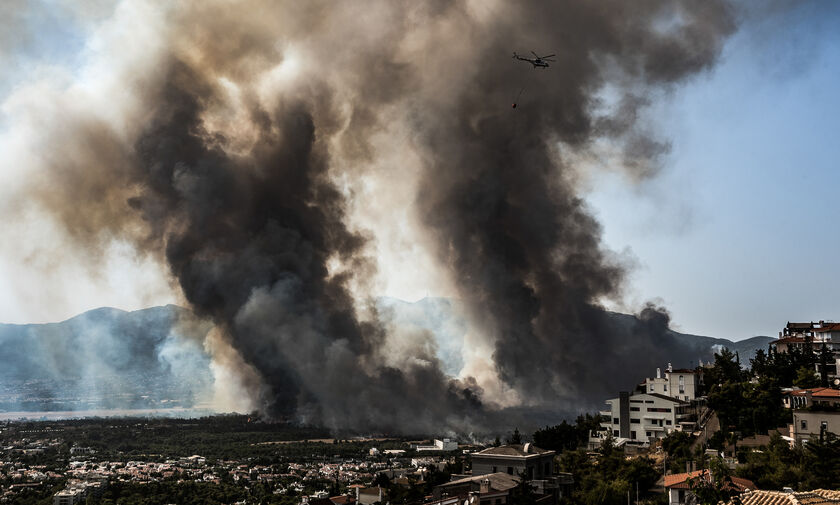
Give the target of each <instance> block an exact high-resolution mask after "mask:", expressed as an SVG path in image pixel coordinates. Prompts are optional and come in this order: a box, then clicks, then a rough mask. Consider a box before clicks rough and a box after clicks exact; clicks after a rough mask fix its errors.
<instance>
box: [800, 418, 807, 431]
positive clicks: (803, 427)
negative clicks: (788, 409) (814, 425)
mask: <svg viewBox="0 0 840 505" xmlns="http://www.w3.org/2000/svg"><path fill="white" fill-rule="evenodd" d="M799 427H800V428H802V429H803V430H807V429H808V421H806V420H804V419H803V420H801V421H799Z"/></svg>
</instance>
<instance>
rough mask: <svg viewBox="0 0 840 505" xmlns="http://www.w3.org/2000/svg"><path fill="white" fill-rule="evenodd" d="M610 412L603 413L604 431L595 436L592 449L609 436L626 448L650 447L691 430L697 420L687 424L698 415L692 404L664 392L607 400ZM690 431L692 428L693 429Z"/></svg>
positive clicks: (592, 440) (591, 443)
mask: <svg viewBox="0 0 840 505" xmlns="http://www.w3.org/2000/svg"><path fill="white" fill-rule="evenodd" d="M606 403H607V405H609V410H603V411H601V412H600V414H601V427H602V428H603V430H602V431H600V432H598V433H597V434H593V436H592V438H590V446H591V447H595V446H598V445H600V443H601V442H602V441H603V440H604V439H605V438H606V437H607V436H609V435H612V437H613V438H614V439H615V441H616V443H618V444H619V445H622V444H624V443H628V442H629V443H630V444H647V443H649V442H651V441H653V440H655V439H658V438H664V437H665V436H667V435H668V434H669V433H671V432H673V431H675V430H682V429H683V424H681V423H684V424H685V426H686V427H687V428H688V427H689V425H690V426H691V427H693V426H694V421H684V420H685V419H689V418H691V417H692V416H693V415H694V409H693V407H692V405H691V404H690V403H688V402H686V401H683V400H678V399H676V398H672V397H670V396H665V395H663V394H660V393H636V394H632V395H631V394H629V393H627V392H621V393H619V397H618V398H613V399H611V400H607V401H606ZM689 429H690V428H689Z"/></svg>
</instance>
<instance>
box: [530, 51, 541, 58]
mask: <svg viewBox="0 0 840 505" xmlns="http://www.w3.org/2000/svg"><path fill="white" fill-rule="evenodd" d="M531 54H533V55H534V58H539V56H537V53H535V52H534V51H531Z"/></svg>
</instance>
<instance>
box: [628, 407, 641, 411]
mask: <svg viewBox="0 0 840 505" xmlns="http://www.w3.org/2000/svg"><path fill="white" fill-rule="evenodd" d="M639 410H640V409H639V407H630V412H638V411H639Z"/></svg>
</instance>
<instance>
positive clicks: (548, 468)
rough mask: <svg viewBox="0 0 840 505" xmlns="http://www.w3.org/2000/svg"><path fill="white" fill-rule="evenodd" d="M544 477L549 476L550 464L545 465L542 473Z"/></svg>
mask: <svg viewBox="0 0 840 505" xmlns="http://www.w3.org/2000/svg"><path fill="white" fill-rule="evenodd" d="M543 474H545V475H551V463H546V464H545V471H544V472H543Z"/></svg>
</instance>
